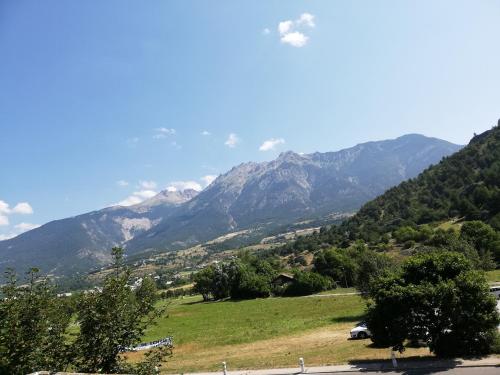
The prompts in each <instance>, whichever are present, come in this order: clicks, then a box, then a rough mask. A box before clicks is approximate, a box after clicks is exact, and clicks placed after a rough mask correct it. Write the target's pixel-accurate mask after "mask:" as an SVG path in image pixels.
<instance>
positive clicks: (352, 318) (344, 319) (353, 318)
mask: <svg viewBox="0 0 500 375" xmlns="http://www.w3.org/2000/svg"><path fill="white" fill-rule="evenodd" d="M363 318H364V315H363V314H355V315H346V316H337V317H335V318H332V319H331V322H332V323H351V322H356V323H358V322H360V321H362V320H363Z"/></svg>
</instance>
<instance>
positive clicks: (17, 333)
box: [0, 268, 71, 375]
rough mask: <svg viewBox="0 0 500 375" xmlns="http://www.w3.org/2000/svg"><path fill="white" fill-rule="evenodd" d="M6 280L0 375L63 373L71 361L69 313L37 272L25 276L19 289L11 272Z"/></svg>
mask: <svg viewBox="0 0 500 375" xmlns="http://www.w3.org/2000/svg"><path fill="white" fill-rule="evenodd" d="M6 276H7V282H6V284H5V285H4V286H3V287H2V294H3V299H2V300H1V302H0V373H6V374H13V375H15V374H27V373H30V372H34V371H37V370H40V369H46V370H54V371H56V370H59V371H62V370H64V369H65V368H66V367H67V365H68V363H69V362H70V361H71V358H70V351H69V347H68V345H67V344H66V338H65V332H66V329H67V327H68V325H69V322H70V317H71V309H70V308H69V307H68V305H67V304H66V301H65V300H63V299H62V298H57V295H56V293H55V291H54V289H53V288H52V287H51V286H50V285H49V284H48V282H47V280H46V279H44V278H41V277H40V275H39V271H38V269H36V268H33V269H31V270H30V271H29V272H28V273H27V280H26V284H25V285H19V283H18V280H17V277H16V275H15V274H14V272H13V271H12V270H9V271H8V272H7V275H6Z"/></svg>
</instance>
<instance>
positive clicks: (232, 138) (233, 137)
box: [224, 133, 240, 148]
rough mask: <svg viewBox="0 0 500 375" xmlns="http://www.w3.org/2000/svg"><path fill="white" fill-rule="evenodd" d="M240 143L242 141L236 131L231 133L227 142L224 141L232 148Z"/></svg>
mask: <svg viewBox="0 0 500 375" xmlns="http://www.w3.org/2000/svg"><path fill="white" fill-rule="evenodd" d="M238 143H240V139H239V138H238V136H237V135H236V134H234V133H231V134H229V136H228V137H227V140H226V142H224V144H225V145H226V146H227V147H230V148H235V147H236V145H237V144H238Z"/></svg>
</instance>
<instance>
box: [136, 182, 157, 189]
mask: <svg viewBox="0 0 500 375" xmlns="http://www.w3.org/2000/svg"><path fill="white" fill-rule="evenodd" d="M139 186H140V187H141V188H142V189H144V190H154V189H156V186H157V185H156V182H154V181H139Z"/></svg>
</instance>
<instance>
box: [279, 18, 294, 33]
mask: <svg viewBox="0 0 500 375" xmlns="http://www.w3.org/2000/svg"><path fill="white" fill-rule="evenodd" d="M292 27H293V21H290V20H288V21H283V22H280V23H279V24H278V31H279V33H280V34H281V35H284V34H286V33H289V32H290V30H292Z"/></svg>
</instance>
